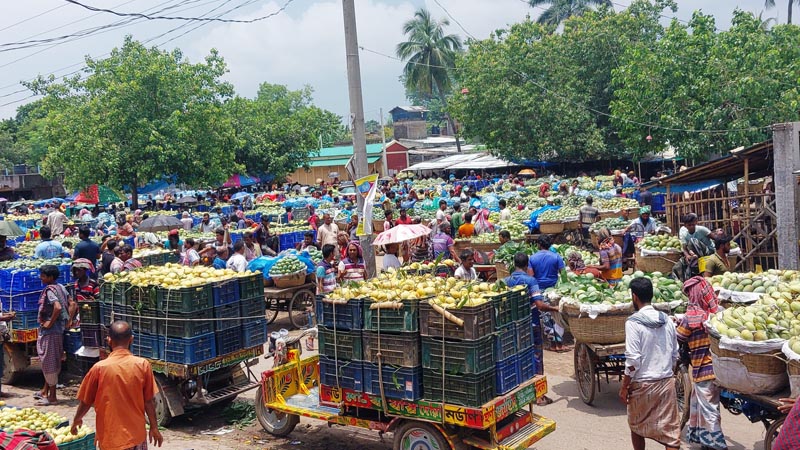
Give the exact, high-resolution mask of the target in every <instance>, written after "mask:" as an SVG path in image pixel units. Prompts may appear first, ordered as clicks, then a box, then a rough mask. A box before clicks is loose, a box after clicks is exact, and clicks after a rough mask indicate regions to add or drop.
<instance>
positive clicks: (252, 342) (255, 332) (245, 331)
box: [241, 319, 267, 348]
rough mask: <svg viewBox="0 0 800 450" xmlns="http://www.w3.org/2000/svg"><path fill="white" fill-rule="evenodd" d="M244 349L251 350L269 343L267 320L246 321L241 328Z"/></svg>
mask: <svg viewBox="0 0 800 450" xmlns="http://www.w3.org/2000/svg"><path fill="white" fill-rule="evenodd" d="M241 331H242V347H243V348H250V347H255V346H256V345H263V344H264V343H265V342H267V320H266V319H262V320H256V321H254V322H253V321H250V322H248V321H245V323H244V325H242V327H241Z"/></svg>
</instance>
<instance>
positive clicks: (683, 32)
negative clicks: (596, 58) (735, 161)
mask: <svg viewBox="0 0 800 450" xmlns="http://www.w3.org/2000/svg"><path fill="white" fill-rule="evenodd" d="M798 60H800V28H798V27H796V26H792V25H779V26H776V27H774V28H772V29H771V30H766V29H765V28H764V27H763V24H762V20H761V19H760V18H759V17H756V16H754V15H753V14H751V13H746V12H742V11H738V10H737V11H736V12H735V13H734V17H733V21H732V26H731V27H730V28H729V29H728V30H726V31H722V32H718V31H716V26H715V22H714V19H713V17H710V16H707V15H704V14H702V13H699V12H696V13H695V14H694V15H693V17H692V20H691V21H690V22H689V24H681V23H679V22H677V21H673V22H672V23H671V24H670V25H669V26H668V27H667V28H666V29H665V32H664V36H663V38H662V39H660V40H658V41H657V42H656V43H655V44H654V45H652V46H650V47H649V48H641V47H631V48H628V49H627V50H626V52H625V54H624V55H623V57H622V60H621V64H620V66H619V67H618V68H617V69H616V70H615V71H614V73H613V83H612V87H613V88H614V100H613V102H612V104H611V110H612V112H613V114H614V116H616V117H617V119H615V120H613V121H612V123H613V124H614V126H615V127H616V128H617V129H618V130H619V135H620V137H621V139H622V140H623V142H624V143H625V144H626V145H627V146H629V147H630V146H640V145H642V136H644V135H646V134H648V133H650V134H651V135H652V137H653V142H654V143H655V142H669V143H670V144H671V145H673V146H674V147H675V148H676V149H677V151H678V153H679V154H680V155H681V156H684V157H687V158H690V159H693V160H704V159H706V158H708V157H709V156H710V155H713V154H715V153H716V154H719V153H721V152H725V151H728V150H729V149H731V148H735V147H738V146H740V145H749V144H751V143H753V142H759V141H762V140H765V139H768V138H769V131H768V129H767V128H765V127H767V126H769V125H771V124H772V123H777V122H785V121H791V120H797V119H798V113H797V111H798V106H800V105H799V104H798V100H800V91H799V90H798V88H799V86H798V83H797V80H798V79H800V67H798V66H797V61H798ZM638 104H643V105H649V108H647V109H646V110H642V109H641V108H638V107H637V105H638ZM641 123H643V124H658V125H659V128H652V129H650V128H649V127H646V126H642V125H639V124H641ZM683 130H704V131H706V132H695V131H683ZM717 130H719V132H717Z"/></svg>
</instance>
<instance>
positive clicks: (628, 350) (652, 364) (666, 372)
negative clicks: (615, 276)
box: [619, 277, 681, 450]
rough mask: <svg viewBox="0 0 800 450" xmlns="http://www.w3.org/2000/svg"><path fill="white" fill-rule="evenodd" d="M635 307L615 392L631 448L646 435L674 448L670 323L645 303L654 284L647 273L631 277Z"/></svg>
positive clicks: (637, 448) (676, 421) (638, 448)
mask: <svg viewBox="0 0 800 450" xmlns="http://www.w3.org/2000/svg"><path fill="white" fill-rule="evenodd" d="M630 289H631V296H632V297H633V307H634V309H635V310H636V312H635V313H634V314H633V315H631V316H630V317H629V318H628V320H627V321H626V322H625V375H624V377H623V380H622V388H621V389H620V391H619V397H620V399H621V400H622V402H623V403H625V404H626V405H628V425H629V426H630V428H631V441H632V443H633V448H634V450H644V448H645V443H644V440H645V438H647V439H652V440H654V441H656V442H658V443H660V444H662V445H663V446H664V447H665V448H666V449H667V450H678V448H679V447H680V445H681V441H680V418H679V415H678V402H677V398H676V394H675V379H674V378H673V366H674V364H675V361H677V360H678V341H677V337H676V332H675V324H673V323H672V321H671V320H670V319H669V317H668V316H667V315H666V314H665V313H663V312H660V311H657V310H655V309H654V308H653V306H652V305H650V301H651V300H652V299H653V285H652V283H651V282H650V280H649V279H648V278H644V277H641V278H635V279H633V280H631V283H630Z"/></svg>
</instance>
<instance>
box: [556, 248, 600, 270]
mask: <svg viewBox="0 0 800 450" xmlns="http://www.w3.org/2000/svg"><path fill="white" fill-rule="evenodd" d="M552 248H553V250H555V252H556V253H558V254H559V255H561V257H562V258H563V259H564V264H566V263H567V259H568V258H569V255H570V253H579V254H580V255H581V257H582V258H583V263H584V264H586V265H590V264H600V257H599V256H598V255H597V253H593V252H590V251H588V250H584V249H582V248H580V247H576V246H574V245H569V244H559V245H553V247H552Z"/></svg>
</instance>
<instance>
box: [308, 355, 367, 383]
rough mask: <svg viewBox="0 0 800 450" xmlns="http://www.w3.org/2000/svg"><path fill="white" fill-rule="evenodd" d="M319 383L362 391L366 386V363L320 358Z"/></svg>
mask: <svg viewBox="0 0 800 450" xmlns="http://www.w3.org/2000/svg"><path fill="white" fill-rule="evenodd" d="M319 382H320V384H324V385H326V386H339V387H343V388H347V389H352V390H354V391H361V390H362V389H363V386H364V363H363V362H361V361H345V360H341V359H340V360H339V361H338V364H337V361H336V360H334V359H329V358H326V357H325V356H320V357H319Z"/></svg>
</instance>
